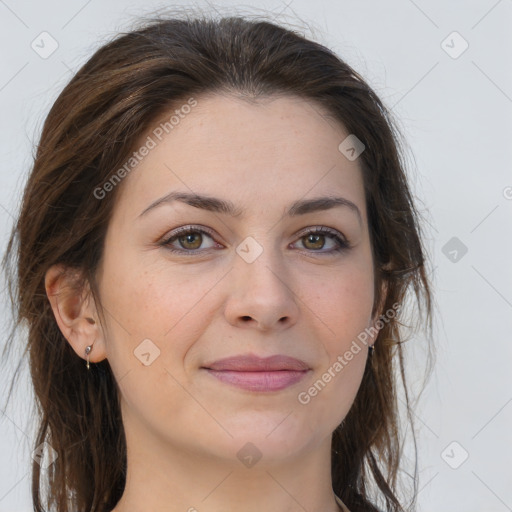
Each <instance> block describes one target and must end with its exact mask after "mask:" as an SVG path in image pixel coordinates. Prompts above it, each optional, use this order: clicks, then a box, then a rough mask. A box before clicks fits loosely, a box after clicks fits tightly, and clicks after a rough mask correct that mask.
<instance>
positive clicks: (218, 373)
mask: <svg viewBox="0 0 512 512" xmlns="http://www.w3.org/2000/svg"><path fill="white" fill-rule="evenodd" d="M202 369H204V370H206V371H207V372H208V373H209V374H210V375H211V376H213V377H215V378H216V379H217V380H219V381H221V382H223V383H225V384H229V385H232V386H235V387H238V388H241V389H245V390H248V391H258V392H269V391H279V390H281V389H285V388H287V387H289V386H292V385H293V384H296V383H297V382H299V381H301V380H302V379H303V378H304V377H305V376H306V374H308V373H309V372H310V371H311V368H310V367H309V365H308V364H307V363H305V362H304V361H301V360H300V359H296V358H293V357H289V356H284V355H276V356H271V357H266V358H261V357H258V356H255V355H253V354H249V355H242V356H235V357H229V358H225V359H221V360H219V361H215V362H213V363H208V364H206V365H205V366H203V367H202Z"/></svg>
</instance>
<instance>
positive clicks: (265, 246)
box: [227, 235, 297, 327]
mask: <svg viewBox="0 0 512 512" xmlns="http://www.w3.org/2000/svg"><path fill="white" fill-rule="evenodd" d="M231 276H232V278H231V279H232V283H233V286H232V288H231V293H230V298H229V299H228V307H227V314H228V316H229V319H230V321H231V322H237V321H239V320H240V319H241V318H243V319H244V320H246V319H247V318H248V317H250V318H252V319H253V320H255V321H256V322H257V323H258V325H260V326H265V327H270V326H271V325H273V324H275V323H276V322H278V321H279V320H281V319H283V318H286V319H288V321H290V320H292V319H293V320H295V319H296V316H297V304H296V298H295V294H294V293H293V286H292V284H291V283H290V282H289V278H288V272H287V271H286V267H285V265H284V263H283V261H282V255H281V253H280V250H279V248H278V246H276V244H273V242H272V237H271V236H265V235H264V236H262V237H259V239H258V240H256V237H252V236H248V237H247V238H245V239H244V240H242V242H240V244H239V245H238V246H237V247H236V256H235V258H234V262H233V270H232V272H231ZM281 321H282V320H281Z"/></svg>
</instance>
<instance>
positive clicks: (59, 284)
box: [45, 265, 106, 363]
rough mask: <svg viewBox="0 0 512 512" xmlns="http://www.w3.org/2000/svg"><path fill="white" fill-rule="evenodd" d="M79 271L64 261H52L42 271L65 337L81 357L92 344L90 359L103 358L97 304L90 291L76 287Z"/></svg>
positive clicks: (83, 357) (104, 356)
mask: <svg viewBox="0 0 512 512" xmlns="http://www.w3.org/2000/svg"><path fill="white" fill-rule="evenodd" d="M79 277H80V274H79V272H78V271H77V270H76V269H70V268H66V267H65V266H64V265H53V266H52V267H50V269H48V271H47V272H46V275H45V289H46V295H47V296H48V300H49V301H50V305H51V307H52V310H53V314H54V315H55V320H56V321H57V324H58V326H59V329H60V330H61V332H62V334H63V335H64V337H65V338H66V339H67V340H68V342H69V344H70V345H71V347H72V348H73V350H74V351H75V352H76V354H77V355H78V356H79V357H81V358H82V359H84V360H86V358H87V354H86V352H85V349H86V347H87V346H92V349H91V352H90V353H89V361H90V362H93V363H96V362H99V361H102V360H103V359H105V358H106V350H105V340H104V334H103V330H102V329H101V326H100V322H99V317H98V312H97V310H96V305H95V303H94V300H93V298H92V294H91V292H90V287H89V284H87V285H86V289H79V288H78V287H77V283H78V279H79Z"/></svg>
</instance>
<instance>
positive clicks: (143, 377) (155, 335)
mask: <svg viewBox="0 0 512 512" xmlns="http://www.w3.org/2000/svg"><path fill="white" fill-rule="evenodd" d="M197 100H198V104H197V106H196V107H194V108H193V109H192V111H191V112H190V113H189V114H188V115H187V116H185V117H184V118H183V119H181V120H180V123H179V125H178V126H175V128H174V129H173V131H172V132H171V133H170V134H169V135H168V136H166V137H165V138H164V139H163V140H162V141H161V142H159V143H158V145H157V146H156V147H155V148H154V149H152V150H151V151H150V152H149V154H148V155H147V156H146V157H145V158H144V159H143V160H142V161H141V162H140V163H139V164H138V165H137V167H136V169H135V170H133V171H132V172H131V174H129V175H128V176H127V177H126V178H124V180H123V182H122V184H121V185H118V186H120V187H122V188H121V190H119V191H118V192H120V195H119V196H118V198H117V203H116V205H115V208H114V212H113V216H112V218H111V220H110V223H109V229H108V232H107V235H106V241H105V247H104V254H103V259H102V261H101V266H100V268H99V269H98V274H97V280H98V284H99V289H100V296H101V300H102V304H103V305H104V307H105V314H106V325H101V324H100V322H99V314H98V307H97V305H96V304H94V301H93V300H92V299H90V297H89V299H87V300H82V297H78V296H76V295H73V294H72V293H70V292H69V291H68V292H67V293H66V290H69V289H68V288H66V283H67V281H66V278H65V277H64V276H63V274H62V273H61V270H62V268H59V267H52V268H51V269H50V270H49V271H48V273H47V276H46V288H47V293H48V296H49V299H50V302H51V303H52V307H53V310H54V313H55V317H56V319H57V322H58V324H59V327H60V328H61V330H62V332H63V334H64V336H65V337H66V338H67V339H68V341H69V342H70V344H71V346H72V347H73V349H74V350H75V351H76V353H77V354H78V355H79V356H80V357H82V358H84V359H85V355H84V350H85V347H86V346H88V345H91V344H94V345H93V349H92V352H91V354H90V361H91V364H93V363H94V362H97V361H101V360H103V359H105V358H107V359H108V361H109V363H110V365H111V367H112V370H113V372H114V375H115V378H116V380H117V382H118V385H119V388H120V393H121V407H122V415H123V424H124V428H125V433H126V440H127V449H128V475H127V483H126V487H125V492H124V495H123V496H122V498H121V500H120V501H119V503H118V504H117V506H116V507H115V509H114V511H115V512H133V511H138V510H151V511H154V512H164V511H165V512H174V511H176V512H177V511H189V512H193V511H196V510H197V511H201V512H203V511H204V512H220V511H227V510H245V511H248V512H257V511H261V510H276V511H277V510H279V511H283V512H285V511H286V512H295V511H297V512H298V511H301V512H303V511H304V510H307V511H312V512H313V511H318V512H320V511H322V512H325V511H329V512H334V511H337V510H340V508H339V506H338V505H337V504H336V502H335V499H334V494H333V491H332V486H331V472H330V458H331V452H330V443H331V435H332V432H333V431H334V429H336V427H337V426H338V425H339V424H340V423H341V422H342V420H343V419H344V418H345V416H346V415H347V413H348V411H349V409H350V407H351V405H352V403H353V401H354V399H355V396H356V393H357V390H358V388H359V386H360V383H361V379H362V375H363V371H364V366H365V362H366V358H367V355H368V351H367V346H365V345H364V344H361V350H360V351H359V352H358V353H357V354H355V355H354V356H353V359H352V360H351V361H350V362H348V364H346V366H344V367H343V369H342V370H341V371H339V372H338V373H336V376H335V377H334V378H332V380H331V381H330V382H329V383H328V384H326V385H325V387H324V388H323V390H322V391H321V392H319V393H318V394H317V395H316V396H314V397H313V398H311V400H310V402H309V403H308V404H301V403H300V402H299V400H298V394H299V393H300V392H303V391H307V390H308V388H310V387H311V386H312V384H313V383H314V382H315V381H317V380H318V379H319V378H320V377H321V376H322V374H323V373H324V372H326V371H327V370H328V369H329V368H330V367H331V368H332V366H333V363H334V362H335V361H336V359H337V357H338V356H343V354H344V353H345V352H346V351H347V350H349V348H350V347H351V345H352V342H353V341H354V340H356V338H357V335H358V334H359V333H361V332H362V331H364V330H365V328H368V327H369V326H370V325H372V323H373V320H375V319H372V317H371V311H372V305H373V301H374V288H373V287H374V273H373V261H372V251H371V244H370V238H369V230H368V221H367V213H366V208H365V198H364V189H363V178H362V173H361V169H360V166H359V163H358V161H357V160H355V161H349V160H348V159H347V158H346V157H345V156H344V155H343V154H342V153H341V152H340V151H339V150H338V145H339V144H340V142H341V141H342V140H343V139H345V137H346V136H347V135H348V133H347V132H346V131H345V129H344V127H343V126H341V125H339V124H338V123H335V122H334V121H333V120H332V119H330V118H328V117H327V116H326V113H325V112H324V111H322V109H321V108H320V106H318V105H316V104H313V103H309V102H306V101H305V100H303V99H300V98H295V97H283V96H281V97H274V98H271V99H269V98H266V99H263V100H261V99H260V100H258V101H256V102H252V103H249V102H247V101H244V100H241V99H239V98H235V97H233V96H227V95H218V94H217V95H210V96H202V97H198V98H197ZM164 114H165V115H163V116H162V119H168V118H169V117H170V114H169V113H164ZM158 122H159V121H158V120H157V122H156V123H155V126H157V125H158ZM150 134H151V130H149V131H148V133H146V134H144V135H143V136H142V137H141V139H140V141H141V144H142V143H143V142H144V141H145V140H146V137H147V136H148V135H150ZM137 147H140V146H137ZM171 191H184V192H191V191H193V192H195V193H200V194H207V195H210V196H214V197H218V198H222V199H225V200H230V201H232V202H234V203H235V205H236V206H240V207H241V208H245V210H246V212H245V214H244V215H239V216H236V217H233V216H230V215H228V214H224V213H213V212H210V211H206V210H202V209H199V208H195V207H193V206H190V205H186V204H184V203H180V202H174V203H165V204H163V205H161V206H159V207H156V208H154V209H152V210H150V211H148V212H147V213H146V214H145V215H143V216H142V217H139V216H140V214H141V212H142V211H143V210H145V209H146V208H147V207H148V206H149V205H150V204H151V203H152V202H154V201H155V200H157V199H159V198H161V197H162V196H164V195H166V194H167V193H169V192H171ZM326 195H336V196H342V197H344V198H346V199H348V200H349V201H352V202H353V203H354V204H355V205H356V206H357V208H358V209H359V211H360V215H361V218H359V217H358V216H357V215H356V214H355V213H354V211H353V210H352V209H350V208H348V207H346V206H341V207H336V208H332V209H329V210H325V211H317V212H312V213H307V214H305V215H300V216H297V217H286V216H283V214H284V212H285V210H286V209H287V208H288V207H289V205H291V203H292V202H294V201H297V200H299V199H310V198H313V197H317V196H326ZM191 224H194V225H199V226H201V227H204V228H209V229H211V230H212V232H213V235H212V236H211V237H210V235H209V234H198V233H197V232H196V233H195V238H194V236H192V237H190V236H189V237H188V238H187V237H186V236H182V238H181V239H180V240H181V244H180V241H179V239H174V241H172V242H171V244H172V245H171V246H172V247H173V248H176V249H181V250H182V251H187V250H188V251H189V252H194V251H195V255H194V256H187V255H179V254H174V253H172V252H170V251H169V249H168V248H166V247H165V246H164V245H162V244H161V242H162V241H163V240H165V239H167V238H169V237H170V236H171V234H172V232H173V231H174V230H175V229H176V228H177V227H180V226H186V225H191ZM318 226H327V227H329V228H332V229H334V230H336V231H338V232H339V233H340V234H341V235H344V236H345V237H346V238H347V239H348V241H349V243H350V248H348V249H346V250H344V251H341V252H332V251H331V250H332V249H334V248H336V247H337V243H336V241H335V239H334V238H332V237H331V236H329V235H323V236H322V235H321V236H320V238H319V239H316V240H315V239H314V238H313V239H312V240H311V237H308V236H307V234H304V233H303V231H304V230H305V229H306V228H311V231H314V230H315V228H318ZM247 237H252V238H253V239H254V240H256V241H257V243H258V244H259V246H260V247H261V249H262V253H261V254H260V255H259V256H258V257H257V258H256V259H255V261H253V262H252V263H248V262H247V261H246V260H244V259H243V258H242V257H241V256H240V255H239V254H238V253H237V252H236V249H237V247H238V246H239V245H240V244H241V242H242V241H244V240H245V239H246V238H247ZM251 250H253V249H251ZM329 251H331V252H329ZM57 298H58V300H57ZM87 318H93V319H94V320H95V323H91V322H90V321H88V320H87ZM145 339H149V340H151V343H152V344H154V345H151V344H150V345H148V347H149V348H147V347H146V350H144V351H145V352H148V351H149V352H150V354H151V355H150V356H149V359H150V360H152V359H153V357H154V355H155V351H154V347H155V346H156V347H158V349H159V350H160V353H159V355H158V357H156V358H154V360H152V361H151V363H150V364H148V365H145V364H143V363H142V362H141V360H140V359H139V358H138V357H136V355H135V354H134V351H137V347H138V346H139V345H140V344H141V342H142V341H143V340H145ZM372 342H373V340H372V339H370V338H369V339H368V344H371V343H372ZM146 343H147V342H146ZM246 353H253V354H257V355H260V356H261V357H265V356H268V355H274V354H284V355H289V356H293V357H296V358H299V359H302V360H303V361H306V362H307V363H308V364H309V366H310V368H311V371H310V372H309V373H308V374H307V375H306V377H305V378H304V379H303V380H302V381H300V382H299V383H296V384H294V385H292V386H290V387H288V388H285V389H283V390H281V391H274V392H270V393H265V392H254V391H247V390H243V389H239V388H237V387H233V386H231V385H229V384H225V383H223V382H220V381H218V380H217V379H215V378H214V377H212V376H211V375H210V374H209V373H208V372H207V371H206V370H204V369H202V368H201V367H202V365H204V364H205V363H207V362H212V361H214V360H217V359H221V358H224V357H227V356H233V355H238V354H246ZM146 357H147V356H146ZM247 443H252V444H253V445H254V446H255V447H256V451H257V453H259V454H261V459H259V461H257V462H256V463H255V464H254V465H252V466H251V467H248V466H246V465H245V464H243V463H242V462H241V460H240V459H239V457H238V456H237V453H238V452H239V451H240V450H242V452H241V453H242V454H245V453H246V451H247V450H248V448H247V446H246V445H247ZM244 450H245V451H244Z"/></svg>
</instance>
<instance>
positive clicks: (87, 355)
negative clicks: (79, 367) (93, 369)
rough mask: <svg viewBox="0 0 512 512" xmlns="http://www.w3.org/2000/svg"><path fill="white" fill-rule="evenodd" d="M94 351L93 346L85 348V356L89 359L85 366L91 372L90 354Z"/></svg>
mask: <svg viewBox="0 0 512 512" xmlns="http://www.w3.org/2000/svg"><path fill="white" fill-rule="evenodd" d="M91 350H92V345H88V346H87V347H85V355H86V357H87V362H86V364H85V366H86V367H87V369H88V370H89V368H90V367H89V353H90V352H91Z"/></svg>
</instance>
